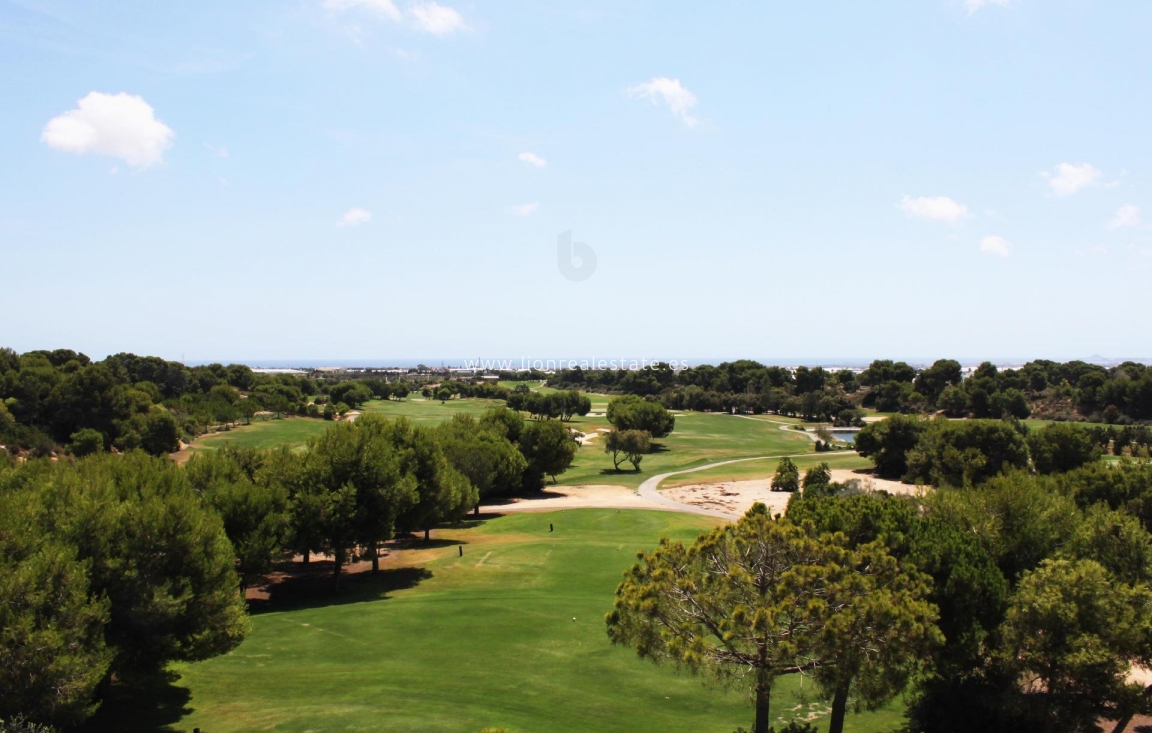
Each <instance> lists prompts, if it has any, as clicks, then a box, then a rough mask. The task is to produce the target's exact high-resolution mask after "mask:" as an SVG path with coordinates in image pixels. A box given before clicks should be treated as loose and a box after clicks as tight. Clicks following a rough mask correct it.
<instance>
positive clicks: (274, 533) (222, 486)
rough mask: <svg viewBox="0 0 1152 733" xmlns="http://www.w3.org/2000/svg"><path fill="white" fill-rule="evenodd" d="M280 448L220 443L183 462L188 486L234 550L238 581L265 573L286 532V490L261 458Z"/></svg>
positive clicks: (274, 458) (275, 458) (277, 457)
mask: <svg viewBox="0 0 1152 733" xmlns="http://www.w3.org/2000/svg"><path fill="white" fill-rule="evenodd" d="M278 460H282V454H277V453H274V454H271V455H269V454H265V453H262V452H260V451H256V450H254V449H251V448H249V449H243V448H234V447H225V448H224V449H222V450H218V451H209V452H206V453H201V454H199V455H196V456H194V457H193V458H192V460H191V461H189V462H188V465H187V467H186V471H187V473H188V480H189V481H190V482H191V484H192V486H193V487H194V488H195V489H196V490H197V491H198V492H200V495H201V496H203V497H204V499H205V501H207V502H208V504H209V505H210V506H211V507H212V508H213V509H215V510H216V512H217V514H219V515H220V519H221V520H222V521H223V522H224V532H225V534H227V535H228V540H229V541H230V542H231V543H232V548H233V551H234V552H235V554H236V572H237V573H238V574H239V576H240V585H241V587H247V586H248V585H249V584H250V583H251V582H252V581H253V580H255V579H256V578H258V577H260V576H261V575H263V574H264V573H267V572H268V571H269V570H270V569H271V567H272V561H273V560H274V559H275V558H276V556H277V555H278V554H279V552H280V551H281V549H282V548H283V547H284V546H285V543H286V541H287V536H288V514H287V510H288V490H287V487H286V486H284V484H283V483H282V482H280V481H278V480H276V472H275V470H274V469H273V467H272V466H268V467H267V468H266V466H265V464H266V463H275V462H276V461H278Z"/></svg>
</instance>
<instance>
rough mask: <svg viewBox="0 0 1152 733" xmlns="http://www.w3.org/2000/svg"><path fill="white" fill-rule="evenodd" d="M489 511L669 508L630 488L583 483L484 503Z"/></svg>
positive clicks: (503, 512) (504, 512)
mask: <svg viewBox="0 0 1152 733" xmlns="http://www.w3.org/2000/svg"><path fill="white" fill-rule="evenodd" d="M483 508H484V509H485V510H487V511H490V512H497V513H499V514H507V513H509V512H551V511H556V510H558V509H663V510H666V511H668V510H669V508H668V507H666V506H661V505H659V504H656V503H654V502H650V501H648V500H647V499H645V498H643V497H642V496H640V495H639V494H637V493H636V491H635V490H634V489H629V488H627V487H625V486H615V485H613V484H589V485H587V486H555V487H551V488H549V489H547V490H546V491H541V492H540V493H539V494H537V495H535V496H531V497H521V498H517V499H510V500H508V501H507V503H501V504H485V505H484V507H483Z"/></svg>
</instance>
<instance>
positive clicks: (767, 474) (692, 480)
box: [641, 450, 872, 489]
mask: <svg viewBox="0 0 1152 733" xmlns="http://www.w3.org/2000/svg"><path fill="white" fill-rule="evenodd" d="M825 461H827V463H828V465H829V466H831V467H832V468H836V469H840V468H843V469H848V470H855V469H859V468H872V461H870V460H868V459H867V458H864V457H862V456H861V455H860V454H859V453H856V452H855V451H847V450H845V451H836V452H832V453H813V454H812V455H810V456H802V457H800V458H793V459H792V462H793V463H795V464H796V467H797V468H799V469H800V470H801V471H806V470H807V469H809V468H812V467H813V466H815V465H817V464H819V463H822V462H825ZM779 462H780V461H779V460H778V459H776V458H766V459H764V460H761V461H744V462H742V463H730V464H728V465H727V466H718V467H716V468H710V469H708V470H706V471H697V472H695V473H685V474H682V475H680V476H672V477H670V478H668V479H667V480H665V481H663V482H661V484H660V488H661V489H671V488H675V487H677V486H687V485H689V484H701V483H709V482H720V481H749V480H752V479H763V478H771V477H772V475H773V474H775V473H776V465H777V464H778V463H779ZM641 465H643V464H641Z"/></svg>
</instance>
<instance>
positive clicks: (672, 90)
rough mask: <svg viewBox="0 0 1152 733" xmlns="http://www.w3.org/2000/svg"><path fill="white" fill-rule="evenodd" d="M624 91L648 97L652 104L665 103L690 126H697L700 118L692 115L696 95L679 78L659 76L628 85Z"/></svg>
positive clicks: (631, 94) (635, 95)
mask: <svg viewBox="0 0 1152 733" xmlns="http://www.w3.org/2000/svg"><path fill="white" fill-rule="evenodd" d="M624 93H625V94H627V95H628V96H630V97H640V98H642V99H647V100H649V101H650V102H652V104H663V105H665V106H666V107H668V109H669V110H671V111H672V114H674V115H676V116H677V117H679V118H680V121H681V122H683V123H684V124H685V125H687V126H688V127H696V126H697V125H698V124H700V120H698V119H696V118H695V117H693V116H692V108H693V107H695V106H696V102H697V100H696V95H695V94H693V93H692V92H690V91H688V89H687V88H686V87H685V86H684V85H683V84H681V83H680V80H679V79H669V78H668V77H666V76H658V77H656V78H654V79H652V81H647V82H644V83H643V84H637V85H636V86H634V87H628V88H627V89H625V90H624Z"/></svg>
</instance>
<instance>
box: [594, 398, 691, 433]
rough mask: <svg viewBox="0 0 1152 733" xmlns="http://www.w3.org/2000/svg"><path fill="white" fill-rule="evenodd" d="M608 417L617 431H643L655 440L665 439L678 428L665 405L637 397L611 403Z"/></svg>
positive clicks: (620, 399) (618, 399)
mask: <svg viewBox="0 0 1152 733" xmlns="http://www.w3.org/2000/svg"><path fill="white" fill-rule="evenodd" d="M607 416H608V422H610V423H612V425H613V427H615V428H616V429H617V430H643V431H646V432H647V433H649V434H650V435H651V436H652V437H653V438H663V437H665V436H667V435H668V434H670V433H671V432H672V430H673V428H675V427H676V418H675V417H673V416H672V413H670V412H668V410H666V409H664V406H663V405H661V404H660V403H659V402H651V401H649V400H645V399H642V398H640V397H635V396H628V397H618V398H617V399H614V400H612V401H611V402H609V403H608V413H607Z"/></svg>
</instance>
